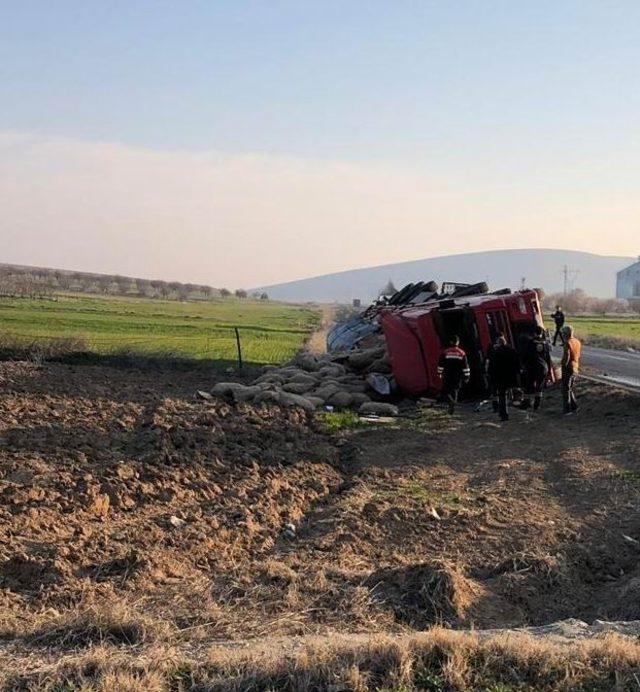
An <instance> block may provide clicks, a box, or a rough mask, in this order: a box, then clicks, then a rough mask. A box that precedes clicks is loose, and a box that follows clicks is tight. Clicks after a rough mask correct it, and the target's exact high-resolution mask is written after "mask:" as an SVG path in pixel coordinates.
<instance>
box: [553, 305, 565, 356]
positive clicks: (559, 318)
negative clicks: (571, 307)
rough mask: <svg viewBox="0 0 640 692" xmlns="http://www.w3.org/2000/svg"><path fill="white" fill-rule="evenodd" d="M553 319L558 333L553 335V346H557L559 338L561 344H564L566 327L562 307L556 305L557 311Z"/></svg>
mask: <svg viewBox="0 0 640 692" xmlns="http://www.w3.org/2000/svg"><path fill="white" fill-rule="evenodd" d="M551 317H552V319H553V321H554V322H555V325H556V331H555V334H554V335H553V345H554V346H555V345H556V341H557V340H558V337H560V343H561V344H563V343H564V339H563V337H562V328H563V327H564V321H565V316H564V312H563V311H562V307H561V306H560V305H556V311H555V312H554V313H553V314H552V315H551Z"/></svg>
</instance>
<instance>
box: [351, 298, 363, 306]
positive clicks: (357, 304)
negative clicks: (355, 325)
mask: <svg viewBox="0 0 640 692" xmlns="http://www.w3.org/2000/svg"><path fill="white" fill-rule="evenodd" d="M353 307H354V308H360V307H362V301H361V300H360V298H354V299H353Z"/></svg>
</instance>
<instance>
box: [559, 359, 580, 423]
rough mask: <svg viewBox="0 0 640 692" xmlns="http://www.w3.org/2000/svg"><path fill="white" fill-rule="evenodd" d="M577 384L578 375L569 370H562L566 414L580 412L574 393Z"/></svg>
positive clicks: (563, 400) (563, 399)
mask: <svg viewBox="0 0 640 692" xmlns="http://www.w3.org/2000/svg"><path fill="white" fill-rule="evenodd" d="M575 383H576V375H575V373H574V372H573V371H572V370H569V369H568V368H562V403H563V406H564V412H565V413H571V412H575V411H577V410H578V401H577V400H576V394H575V392H574V386H575Z"/></svg>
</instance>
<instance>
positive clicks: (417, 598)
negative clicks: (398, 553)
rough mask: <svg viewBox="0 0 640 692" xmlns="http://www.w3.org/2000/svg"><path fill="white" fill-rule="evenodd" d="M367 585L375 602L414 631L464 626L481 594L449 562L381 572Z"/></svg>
mask: <svg viewBox="0 0 640 692" xmlns="http://www.w3.org/2000/svg"><path fill="white" fill-rule="evenodd" d="M366 584H367V586H369V588H370V589H371V591H372V594H373V595H374V597H375V598H376V599H380V600H382V601H383V602H385V603H387V604H389V605H391V607H392V608H393V610H394V612H395V614H396V617H397V618H398V620H400V621H401V622H404V623H406V624H408V625H410V626H411V627H413V628H416V629H424V628H425V627H427V626H429V625H433V624H436V623H444V624H448V625H455V624H459V623H460V622H463V621H464V620H465V618H466V616H467V614H468V613H469V611H470V609H471V608H472V606H473V604H474V602H475V601H476V600H477V598H478V596H479V595H480V594H481V592H482V589H481V588H480V587H479V585H478V584H475V583H474V582H472V581H471V580H469V579H468V578H466V577H465V576H464V575H463V574H462V572H461V571H460V569H459V568H458V567H456V566H455V565H454V564H452V563H449V562H434V563H422V564H417V565H410V566H408V567H400V568H390V567H388V568H383V569H380V570H377V571H376V572H374V573H373V574H371V576H370V577H369V578H368V579H367V582H366Z"/></svg>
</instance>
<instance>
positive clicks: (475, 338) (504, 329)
mask: <svg viewBox="0 0 640 692" xmlns="http://www.w3.org/2000/svg"><path fill="white" fill-rule="evenodd" d="M537 326H542V327H543V326H544V324H543V319H542V312H541V309H540V302H539V299H538V294H537V292H536V291H535V290H529V289H526V290H521V291H516V292H512V291H511V290H510V289H502V290H500V291H494V292H489V289H488V287H487V285H486V284H485V283H480V284H472V285H469V284H459V283H445V284H443V285H442V287H441V289H440V290H438V287H437V286H436V284H435V283H434V282H419V283H418V284H409V285H408V286H405V287H404V288H403V289H402V290H401V291H398V293H396V294H395V295H394V296H391V297H390V298H389V299H387V300H383V301H378V302H376V303H374V304H373V305H372V306H370V307H369V308H367V310H365V311H364V312H363V313H361V314H359V315H356V316H354V317H352V318H351V319H350V320H348V321H347V322H345V323H342V324H340V325H337V326H336V327H335V328H334V329H333V330H332V331H331V332H330V333H329V336H328V339H327V345H328V348H329V350H330V351H333V352H336V351H348V350H351V349H353V348H361V347H363V346H365V347H366V346H370V345H372V344H373V343H374V342H375V340H376V339H378V340H379V341H383V342H384V343H385V344H386V349H387V358H388V360H389V362H390V364H391V368H392V370H393V375H394V377H395V380H396V383H397V385H398V387H399V389H400V390H401V391H403V392H405V393H406V394H410V395H426V396H437V395H438V393H439V392H440V389H441V386H442V383H441V380H440V378H439V376H438V374H437V366H438V359H439V357H440V353H441V351H442V349H443V348H444V347H445V346H446V345H447V344H448V342H449V339H450V338H451V337H452V336H454V335H456V336H458V337H459V338H460V345H461V346H462V348H464V350H465V351H466V352H467V355H468V358H469V364H470V366H471V380H470V382H469V384H468V386H467V388H466V391H465V392H463V393H464V394H466V395H467V396H482V395H483V394H484V393H485V392H486V390H487V381H486V377H485V360H486V357H487V352H488V349H489V346H490V345H491V343H493V341H494V340H495V339H496V337H497V335H498V334H504V336H505V337H506V338H507V340H508V341H509V342H510V343H511V344H512V345H513V346H514V347H515V348H516V350H518V351H519V352H521V351H522V350H523V348H524V347H525V344H526V342H527V340H528V338H529V337H530V336H531V335H532V334H533V332H534V330H535V328H536V327H537Z"/></svg>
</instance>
